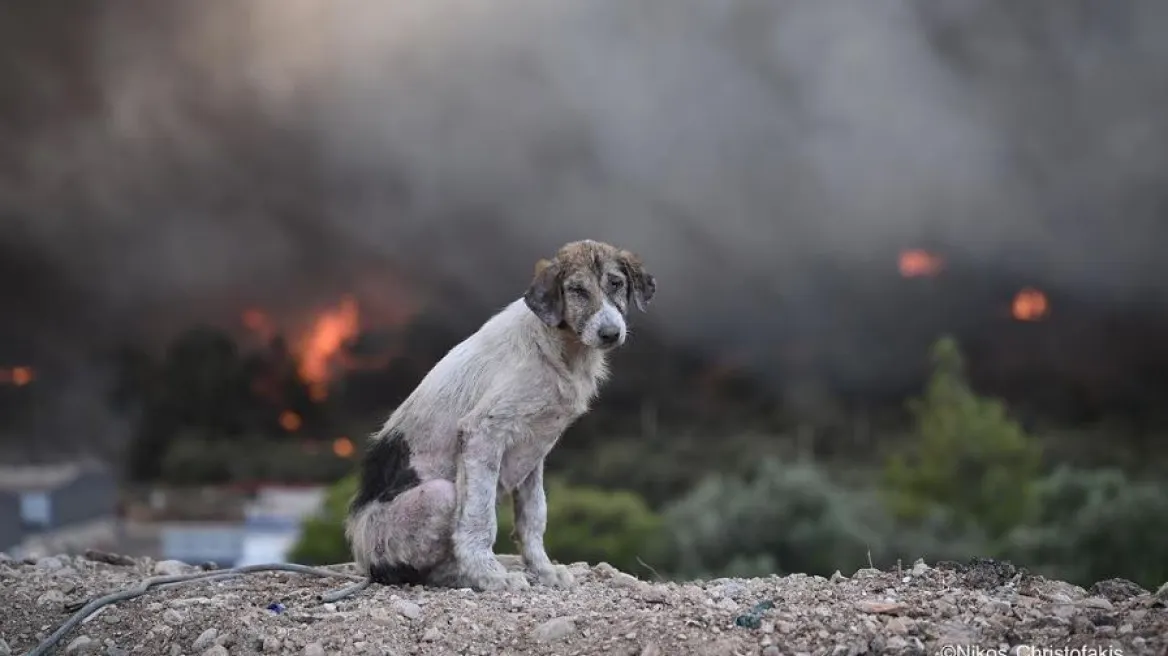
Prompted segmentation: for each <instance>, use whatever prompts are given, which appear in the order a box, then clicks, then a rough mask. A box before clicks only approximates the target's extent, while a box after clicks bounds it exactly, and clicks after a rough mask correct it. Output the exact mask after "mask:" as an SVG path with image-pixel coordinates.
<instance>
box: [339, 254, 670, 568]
mask: <svg viewBox="0 0 1168 656" xmlns="http://www.w3.org/2000/svg"><path fill="white" fill-rule="evenodd" d="M655 291H656V282H655V280H654V278H653V276H652V275H650V274H648V273H646V272H645V269H644V268H643V267H642V264H641V260H640V258H639V257H638V256H637V255H635V254H633V253H630V252H628V251H625V250H620V249H618V248H616V247H613V246H611V245H609V244H605V243H602V242H597V241H591V240H585V241H577V242H572V243H569V244H567V245H565V246H563V247H562V248H561V249H560V250H559V252H557V253H556V255H555V257H554V258H553V259H552V260H550V261H548V260H540V261H539V263H538V264H537V265H536V268H535V277H534V279H533V280H532V282H531V285H530V287H529V288H528V289H527V292H526V293H525V294H524V295H523V297H522V298H519V299H516V300H515V301H513V302H512V303H511V304H509V305H508V306H507V307H505V308H504V309H502V310H501V311H500V312H499V313H498V314H496V315H494V316H493V317H491V318H490V319H489V320H488V321H487V322H486V323H485V324H483V326H482V327H481V328H479V330H478V332H476V333H474V334H473V335H471V336H470V337H468V338H467V339H466V340H464V341H463V342H462V343H460V344H458V345H457V346H455V347H454V348H453V349H451V350H450V352H449V353H447V354H446V356H445V357H443V358H442V359H441V360H440V361H438V363H437V364H436V365H434V368H433V369H431V370H430V372H429V373H428V374H427V375H426V376H425V377H424V378H423V379H422V381H421V382H420V383H419V384H418V387H417V388H416V389H415V390H414V391H413V393H412V394H410V396H409V397H407V398H406V400H405V401H404V402H402V404H401V406H399V407H398V408H397V410H396V411H394V412H393V414H392V415H390V417H389V419H388V420H387V421H386V422H385V426H384V427H382V429H381V430H380V431H379V432H378V433H377V434H376V435H374V436H373V438H372V442H371V444H370V445H369V448H368V449H367V450H366V453H365V456H364V458H363V462H362V466H361V480H360V487H359V489H358V492H357V494H356V496H355V497H354V498H353V501H352V504H351V506H350V509H349V516H348V518H347V520H346V523H345V534H346V538H347V539H348V541H349V546H350V548H351V549H352V552H353V556H354V558H355V560H356V561H357V565H358V567H359V568H360V569H361V570H362V571H363V572H365V573H366V574H367V575H368V576H369V578H370V579H371V580H373V581H374V582H377V583H383V584H390V585H393V584H402V583H412V584H427V585H435V586H450V587H469V588H473V589H476V590H480V591H489V590H504V589H517V588H523V587H527V586H528V585H529V584H530V583H529V581H528V575H529V576H530V577H531V578H532V579H533V580H534V581H535V582H536V583H539V584H542V585H547V586H555V587H566V586H569V585H571V584H572V582H573V581H572V575H571V574H570V573H569V572H568V570H567V569H566V568H565V567H564V566H562V565H553V564H552V562H551V560H550V559H549V558H548V555H547V552H546V551H545V550H544V540H543V538H544V530H545V527H546V525H547V502H546V498H545V492H544V471H543V470H544V458H545V457H546V456H547V454H548V453H549V452H550V451H551V449H552V447H553V446H555V444H556V442H557V441H558V440H559V438H560V435H561V434H562V433H563V432H564V430H565V429H566V428H567V427H568V426H569V425H570V424H571V423H572V422H573V421H574V420H576V419H577V418H578V417H580V416H581V415H583V414H584V413H585V412H586V411H587V410H588V407H589V404H590V403H591V401H592V400H593V398H595V396H596V393H597V390H598V387H599V385H600V383H602V382H603V381H604V379H605V378H606V377H607V375H608V369H607V363H606V356H607V354H608V352H610V351H611V350H612V349H615V348H617V347H619V346H621V345H622V344H623V343H624V342H625V339H626V337H627V335H628V328H627V325H626V317H627V315H628V312H629V310H630V308H631V307H632V306H634V305H635V306H636V307H637V308H638V309H639V310H641V311H645V308H646V306H647V304H648V303H649V300H650V299H651V298H652V297H653V294H654V292H655ZM499 492H503V493H510V494H511V495H512V500H513V507H514V510H515V531H514V533H513V534H512V539H513V540H514V541H515V545H516V547H517V548H518V550H519V553H520V555H521V556H522V558H523V563H524V569H525V570H526V575H525V573H524V572H508V571H507V570H506V569H505V568H504V567H503V566H502V564H500V562H499V561H498V559H497V558H496V557H495V554H494V544H495V533H496V530H497V528H496V514H495V513H496V494H497V493H499Z"/></svg>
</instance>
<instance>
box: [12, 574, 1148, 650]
mask: <svg viewBox="0 0 1168 656" xmlns="http://www.w3.org/2000/svg"><path fill="white" fill-rule="evenodd" d="M95 557H96V556H95ZM101 560H105V561H110V562H96V561H95V560H92V559H90V558H85V557H76V556H54V557H48V558H40V559H38V560H36V561H11V560H6V561H5V562H0V608H3V609H4V610H3V611H0V638H2V639H3V641H2V643H0V656H5V655H7V654H10V653H11V654H24V653H27V652H28V651H29V650H31V649H33V648H34V647H35V646H36V645H37V644H38V643H39V642H40V641H42V640H44V639H45V638H46V637H48V636H49V635H50V634H51V633H53V631H55V630H56V629H57V627H59V626H60V625H61V624H63V623H64V622H65V621H66V620H67V619H68V617H69V615H70V612H69V611H68V610H66V609H72V610H76V609H77V608H78V607H79V605H80V604H78V603H77V602H79V601H80V602H82V603H84V602H85V601H86V600H88V599H90V598H92V597H96V596H100V595H104V594H107V593H109V592H113V591H116V590H120V589H123V588H130V587H132V586H134V585H138V584H140V583H141V582H142V581H143V580H145V579H148V578H150V577H153V576H158V575H160V574H173V573H177V572H198V571H199V569H198V568H195V567H190V566H186V565H182V564H180V563H176V562H174V561H164V562H162V563H155V562H153V561H149V560H130V559H118V558H109V557H106V558H101ZM118 563H120V564H118ZM509 564H510V566H515V564H514V562H513V561H510V562H509ZM330 570H331V571H333V572H337V573H339V574H350V575H351V574H352V570H351V569H350V568H349V566H337V567H334V568H330ZM572 570H573V572H574V573H575V575H576V578H577V585H576V586H575V587H574V588H572V589H570V590H552V589H547V588H531V589H529V590H525V591H522V592H512V593H476V592H472V591H469V590H440V589H424V588H418V587H400V588H399V587H384V586H373V587H370V588H367V589H365V590H362V591H360V592H358V593H356V594H354V595H353V596H351V597H348V598H345V599H343V600H340V601H338V602H336V603H324V602H322V601H320V599H319V596H320V595H322V594H325V593H328V592H330V591H335V590H337V589H339V588H343V587H344V586H346V585H349V584H350V583H351V581H349V580H345V579H342V578H318V577H312V576H307V575H303V574H297V573H289V572H262V573H252V574H246V575H241V576H238V577H234V578H228V579H225V580H211V581H198V582H188V583H184V584H182V585H178V586H175V587H172V588H169V589H159V590H154V591H151V592H149V593H147V594H145V595H143V596H140V597H138V598H136V599H132V600H127V601H121V602H118V603H117V604H114V605H110V606H106V607H105V608H103V609H101V610H99V611H98V613H97V614H96V615H95V616H91V617H90V618H89V619H88V620H86V621H85V622H84V623H82V624H80V625H79V626H77V627H76V628H75V629H73V630H72V631H71V632H69V634H67V635H65V636H64V637H63V638H62V639H61V641H60V644H59V650H60V651H61V652H66V653H70V654H106V655H108V656H118V655H125V654H143V655H145V656H156V655H157V656H162V655H170V656H178V655H180V654H185V655H205V656H224V655H226V654H297V655H301V654H303V655H305V656H321V655H324V654H328V655H335V654H395V655H397V654H420V655H432V654H618V655H627V656H647V655H650V654H657V655H666V654H669V655H673V654H695V655H701V654H711V655H714V654H717V655H722V654H726V655H730V654H763V655H766V656H773V655H778V654H784V655H794V654H807V655H816V656H818V655H821V654H822V655H831V656H856V655H858V654H930V655H931V654H942V655H944V656H966V655H973V654H995V653H1001V654H1005V653H1010V654H1018V655H1019V656H1031V655H1033V656H1038V654H1039V653H1040V652H1028V651H1027V650H1026V649H1025V647H1021V648H1020V646H1032V647H1037V648H1049V649H1055V648H1060V647H1063V648H1080V649H1081V651H1079V652H1067V651H1064V652H1062V656H1107V655H1108V654H1111V655H1112V656H1137V655H1144V654H1147V655H1151V656H1166V655H1168V585H1165V586H1164V587H1162V588H1161V589H1160V590H1158V591H1157V592H1149V591H1146V590H1143V589H1142V588H1140V587H1139V586H1137V585H1135V584H1133V583H1131V582H1129V581H1122V580H1118V579H1116V580H1111V581H1103V582H1100V583H1098V584H1096V585H1095V586H1092V588H1091V590H1090V591H1087V590H1083V589H1082V588H1079V587H1077V586H1074V585H1071V584H1069V583H1065V582H1061V581H1051V580H1046V579H1043V578H1041V577H1035V576H1030V575H1029V574H1027V573H1026V572H1024V571H1019V570H1017V569H1015V568H1014V567H1012V566H1010V565H1009V564H1008V563H999V562H995V561H988V560H986V561H975V562H972V563H969V564H953V563H940V564H938V565H937V566H935V567H930V566H928V565H926V564H924V563H922V562H918V563H917V564H916V565H914V566H912V567H911V568H906V569H904V570H901V571H897V570H893V571H887V572H882V571H879V570H874V569H862V570H860V571H858V572H856V573H855V574H854V575H853V576H851V577H845V576H841V575H838V574H837V575H836V576H833V577H832V578H831V579H826V578H822V577H816V576H804V575H798V574H796V575H791V576H785V577H777V576H776V577H769V578H756V579H717V580H713V581H705V582H693V583H684V584H678V583H649V582H645V581H641V580H638V579H636V578H633V577H632V576H629V575H627V574H624V573H621V572H618V571H616V570H615V569H613V568H612V567H609V566H608V565H606V564H603V563H602V564H600V565H597V566H589V565H586V564H583V563H579V564H576V565H573V566H572ZM1091 648H1094V649H1095V651H1087V650H1089V649H1091ZM999 649H1001V650H1003V651H1000V652H998V651H991V650H999ZM1108 650H1109V651H1108ZM1047 653H1051V654H1054V653H1056V652H1047Z"/></svg>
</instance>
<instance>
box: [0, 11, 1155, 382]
mask: <svg viewBox="0 0 1168 656" xmlns="http://www.w3.org/2000/svg"><path fill="white" fill-rule="evenodd" d="M66 6H67V8H65V7H66ZM2 11H3V13H4V14H5V15H3V16H0V42H3V43H4V45H0V62H3V63H0V87H2V88H0V94H3V95H2V96H0V98H3V99H6V100H10V101H13V102H11V103H0V119H3V125H0V222H3V223H2V225H3V231H2V232H0V255H3V256H4V258H5V259H7V260H11V261H15V260H17V259H19V261H21V262H26V263H29V264H28V266H27V267H26V269H25V270H26V272H27V273H28V275H29V276H32V277H31V278H29V280H28V282H27V284H28V285H30V286H31V288H32V289H34V290H36V291H35V293H34V292H29V291H28V289H25V291H24V292H20V293H18V292H17V291H16V290H15V289H14V288H12V289H10V288H8V285H9V282H5V283H4V289H3V290H0V302H4V303H5V304H6V307H8V308H11V309H10V310H6V312H8V311H11V312H13V314H14V316H16V315H20V316H24V317H26V318H25V319H23V320H22V321H17V322H15V323H14V324H9V326H8V327H7V328H0V336H3V337H6V338H8V337H11V338H12V339H16V338H17V336H18V333H19V335H23V338H24V339H26V340H33V341H34V342H43V341H45V340H46V339H50V337H51V341H52V342H53V344H59V343H60V341H61V335H59V334H57V333H59V332H62V331H63V332H66V333H68V332H72V333H74V334H73V335H72V337H73V338H74V340H76V339H81V340H82V341H84V336H86V335H93V334H95V333H96V334H101V332H102V331H103V330H104V331H106V332H107V333H110V334H115V333H116V334H123V333H124V331H126V330H127V329H129V327H132V326H139V327H141V326H142V325H143V324H142V323H141V322H142V321H143V320H144V319H143V317H145V316H147V315H148V316H150V317H152V318H153V319H152V320H160V321H162V322H163V323H166V322H171V323H173V324H174V325H181V323H182V322H184V321H188V320H192V319H194V318H205V315H207V313H213V312H227V311H232V312H233V311H235V309H236V308H238V307H239V306H240V305H241V304H246V303H264V304H269V305H285V306H295V305H297V304H302V303H306V302H316V301H319V300H323V299H328V298H333V297H335V295H336V294H338V293H339V292H341V291H347V290H349V289H352V288H354V287H355V286H357V285H365V286H371V287H372V288H373V289H376V288H377V282H376V281H377V280H378V277H379V276H389V275H391V272H392V275H395V276H404V277H405V278H407V279H409V280H411V281H413V282H414V283H415V284H417V285H421V286H425V285H432V288H433V289H438V288H441V289H448V290H457V291H458V292H459V293H460V294H462V296H461V297H460V298H462V299H473V301H474V302H478V303H481V304H482V305H483V307H489V306H498V305H501V304H502V303H505V302H507V301H508V300H510V299H511V298H514V297H516V296H518V294H520V293H521V291H522V288H523V287H524V285H525V283H526V281H527V277H528V276H529V275H530V272H531V266H532V264H533V263H534V261H535V260H536V259H537V258H538V257H542V256H545V255H547V254H549V253H551V252H552V251H553V250H554V249H555V248H556V247H557V246H558V245H559V244H560V243H562V242H564V241H567V240H570V239H577V238H584V237H591V238H597V239H604V240H610V241H612V242H614V243H618V244H620V245H622V246H625V247H628V248H631V249H633V250H635V251H637V252H639V253H640V254H641V255H642V256H643V258H644V259H645V261H646V262H647V264H648V266H649V267H650V269H651V270H652V271H653V272H654V273H655V274H656V275H657V276H658V279H659V281H660V294H659V296H658V299H657V300H656V302H655V306H654V309H653V312H654V316H655V317H656V320H665V323H667V324H668V325H669V329H670V330H672V331H673V333H674V334H675V335H676V336H677V337H678V338H684V339H692V340H699V341H701V340H710V339H716V340H717V341H719V342H721V343H732V344H735V345H736V347H737V349H738V350H740V351H743V352H745V353H746V354H747V355H752V356H756V357H757V358H758V359H759V361H760V362H765V361H766V360H767V358H769V357H770V355H769V354H768V351H767V349H768V344H770V340H772V339H773V337H774V335H775V334H776V332H783V333H784V334H788V335H789V334H801V333H805V334H818V333H820V332H821V331H823V330H825V329H830V330H832V331H834V332H835V333H839V336H840V339H844V340H852V341H855V340H858V339H861V337H862V335H863V331H864V330H865V328H864V326H862V325H859V326H854V327H853V326H845V327H841V326H839V325H837V324H838V321H839V317H838V316H835V317H833V316H828V315H825V313H824V300H823V294H824V288H825V285H827V283H825V282H824V280H825V276H827V275H829V274H830V276H836V277H838V276H844V277H845V278H846V277H851V279H854V280H856V281H857V283H856V284H857V285H859V286H861V287H862V286H864V285H866V284H868V283H866V282H864V281H863V280H864V279H865V278H867V277H869V276H871V275H873V274H874V272H880V275H885V272H888V271H894V267H895V254H896V252H897V251H898V250H899V249H901V248H904V247H909V246H915V245H918V244H922V243H924V244H930V245H933V246H935V247H937V248H940V249H942V250H944V251H945V252H946V253H947V254H948V255H949V256H950V258H952V259H953V260H960V261H963V262H965V263H966V265H967V266H968V267H972V268H973V269H981V270H985V271H986V272H987V275H989V274H991V273H992V274H994V275H997V274H1000V273H1003V272H1009V271H1013V272H1016V273H1017V274H1018V275H1019V276H1023V277H1025V278H1027V279H1031V280H1039V281H1042V282H1043V283H1044V284H1047V285H1050V286H1052V287H1061V288H1066V289H1073V290H1076V293H1079V294H1083V295H1086V296H1091V297H1095V298H1103V299H1108V298H1115V299H1123V298H1129V297H1135V296H1137V295H1139V296H1141V297H1142V298H1145V299H1146V298H1149V297H1150V298H1152V299H1153V300H1155V301H1163V300H1165V299H1166V296H1165V291H1168V289H1166V287H1168V286H1166V284H1165V282H1164V281H1166V280H1168V265H1166V264H1165V263H1164V262H1165V260H1164V258H1162V257H1160V252H1159V251H1160V245H1161V244H1162V243H1164V242H1163V237H1164V236H1165V235H1164V233H1165V231H1166V230H1168V224H1166V223H1165V222H1164V221H1163V220H1162V218H1163V215H1164V210H1165V201H1166V199H1168V186H1166V184H1165V183H1168V161H1166V160H1168V121H1165V120H1164V119H1163V117H1162V116H1163V109H1164V107H1166V106H1168V42H1165V41H1164V40H1163V38H1162V35H1163V33H1164V31H1165V29H1168V5H1165V4H1164V3H1163V2H1159V1H1158V0H1114V1H1112V2H1107V3H1102V2H1087V1H1085V0H1084V1H1075V2H1069V1H1067V0H1031V1H1029V2H1026V3H1021V4H1020V3H1017V2H1012V1H1010V0H945V1H941V2H938V1H936V0H933V1H929V2H926V1H923V0H839V1H837V2H831V3H824V2H817V1H815V0H783V1H778V0H722V1H719V2H710V0H561V1H560V2H552V3H548V2H537V1H535V0H495V1H493V2H471V1H468V0H429V1H427V2H382V3H370V2H367V1H365V0H327V1H326V0H254V1H251V2H246V3H241V2H237V1H236V0H201V1H200V2H199V3H177V2H154V3H147V4H145V5H143V4H141V3H132V4H131V3H97V2H88V3H83V2H76V0H74V1H73V2H64V1H62V2H47V1H46V2H42V3H39V4H36V5H33V4H30V3H23V4H20V5H19V6H17V5H14V6H13V7H10V8H6V9H4V10H2ZM18 256H19V257H18ZM825 272H826V273H825ZM13 284H14V285H15V283H13ZM832 284H834V283H832ZM867 289H868V291H867V292H865V293H871V294H879V293H881V292H880V290H878V289H875V288H872V287H868V288H867ZM330 295H331V296H330ZM373 295H376V294H373ZM46 298H48V299H56V303H54V302H50V301H47V300H45V299H46ZM66 316H68V317H72V318H73V319H74V320H73V321H72V322H70V325H69V326H67V327H62V324H61V320H62V318H63V317H66ZM159 317H161V319H159ZM78 318H83V319H84V320H81V321H78V320H77V319H78ZM45 325H49V326H55V327H56V328H54V329H53V330H52V331H46V332H44V333H41V332H40V331H39V330H35V331H32V332H35V333H37V334H42V335H45V336H46V337H44V338H38V337H35V336H29V335H30V329H31V328H34V327H39V326H45ZM18 327H20V328H21V330H19V331H18V330H17V328H18ZM13 343H15V342H13ZM42 346H43V344H42ZM0 355H4V354H0ZM7 355H11V354H7Z"/></svg>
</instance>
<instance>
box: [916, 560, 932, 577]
mask: <svg viewBox="0 0 1168 656" xmlns="http://www.w3.org/2000/svg"><path fill="white" fill-rule="evenodd" d="M928 571H929V566H928V565H926V564H925V561H923V560H921V559H919V558H918V559H917V562H915V563H913V566H912V575H913V576H921V575H923V574H925V573H927V572H928Z"/></svg>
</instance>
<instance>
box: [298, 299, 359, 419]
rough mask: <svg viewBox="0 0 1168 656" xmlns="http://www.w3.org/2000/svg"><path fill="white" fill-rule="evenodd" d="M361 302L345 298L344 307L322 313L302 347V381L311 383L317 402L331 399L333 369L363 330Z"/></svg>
mask: <svg viewBox="0 0 1168 656" xmlns="http://www.w3.org/2000/svg"><path fill="white" fill-rule="evenodd" d="M359 320H360V313H359V311H358V309H357V300H356V299H355V298H353V297H352V296H345V297H344V298H342V299H341V303H340V305H338V306H337V307H335V308H333V309H331V310H329V311H327V312H325V313H323V314H321V315H320V316H319V317H317V318H316V322H315V323H314V324H313V326H312V328H311V329H310V330H309V331H308V334H307V335H306V336H305V337H304V338H303V339H302V340H301V342H300V344H299V351H300V353H299V356H300V378H301V379H302V380H303V381H304V382H305V383H307V384H308V392H309V395H310V396H311V397H312V399H313V400H314V401H322V400H324V399H325V397H327V396H328V383H329V381H330V380H331V379H332V371H331V367H330V366H329V365H330V363H331V361H332V359H333V357H334V356H336V355H337V353H338V352H339V351H340V350H341V347H342V346H344V345H345V342H346V341H348V340H350V339H352V338H353V337H356V336H357V332H358V330H359V328H360V325H359Z"/></svg>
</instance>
